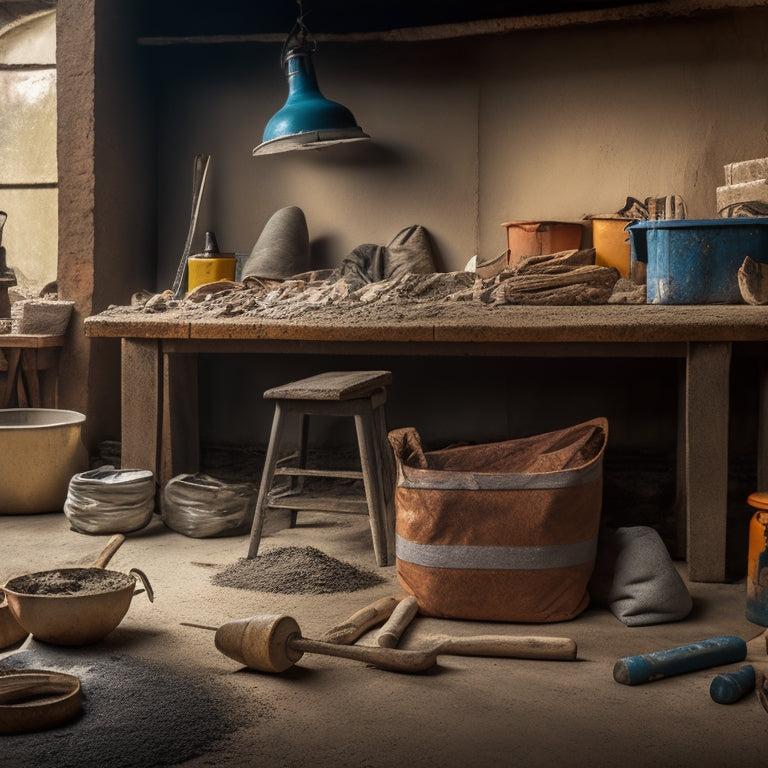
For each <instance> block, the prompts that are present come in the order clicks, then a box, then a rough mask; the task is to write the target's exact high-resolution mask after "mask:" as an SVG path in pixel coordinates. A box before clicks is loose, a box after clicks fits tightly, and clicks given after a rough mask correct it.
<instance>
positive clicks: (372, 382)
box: [264, 371, 392, 401]
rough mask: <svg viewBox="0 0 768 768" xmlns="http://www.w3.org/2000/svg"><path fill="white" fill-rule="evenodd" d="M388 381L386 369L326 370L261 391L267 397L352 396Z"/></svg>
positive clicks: (334, 398)
mask: <svg viewBox="0 0 768 768" xmlns="http://www.w3.org/2000/svg"><path fill="white" fill-rule="evenodd" d="M391 383H392V373H391V372H390V371H326V372H325V373H319V374H317V375H316V376H309V377H308V378H306V379H299V380H298V381H291V382H289V383H287V384H281V385H280V386H278V387H273V388H272V389H268V390H267V391H266V392H265V393H264V398H265V399H267V400H329V401H341V400H354V399H356V398H360V397H369V396H370V395H371V394H372V393H373V392H375V391H376V390H377V389H379V388H381V387H385V386H387V385H389V384H391Z"/></svg>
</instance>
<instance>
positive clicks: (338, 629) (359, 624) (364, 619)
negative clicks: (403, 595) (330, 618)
mask: <svg viewBox="0 0 768 768" xmlns="http://www.w3.org/2000/svg"><path fill="white" fill-rule="evenodd" d="M399 602H400V599H399V598H397V597H382V598H381V599H380V600H376V601H375V602H373V603H371V604H370V605H366V606H365V607H364V608H361V609H360V610H359V611H356V612H355V613H353V614H352V615H351V616H350V617H349V618H348V619H347V620H346V621H343V622H342V623H341V624H336V625H335V626H333V627H331V629H329V630H328V631H327V632H326V633H325V634H324V635H322V637H320V642H323V643H333V644H334V645H348V644H350V643H354V642H355V640H357V639H358V638H359V637H360V636H361V635H363V634H364V633H365V632H366V631H367V630H369V629H370V628H371V627H374V626H376V624H380V623H381V622H382V621H386V620H387V618H388V617H389V616H391V615H392V611H394V610H395V608H396V607H397V604H398V603H399Z"/></svg>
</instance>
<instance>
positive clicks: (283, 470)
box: [275, 467, 363, 480]
mask: <svg viewBox="0 0 768 768" xmlns="http://www.w3.org/2000/svg"><path fill="white" fill-rule="evenodd" d="M275 474H276V475H284V476H286V477H335V478H337V479H339V480H362V479H363V473H362V472H359V471H356V470H353V469H300V468H298V467H277V469H275Z"/></svg>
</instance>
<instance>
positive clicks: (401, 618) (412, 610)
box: [376, 595, 419, 648]
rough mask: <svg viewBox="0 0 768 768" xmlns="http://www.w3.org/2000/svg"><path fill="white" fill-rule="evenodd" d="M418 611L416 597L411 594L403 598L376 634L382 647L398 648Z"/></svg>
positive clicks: (377, 640)
mask: <svg viewBox="0 0 768 768" xmlns="http://www.w3.org/2000/svg"><path fill="white" fill-rule="evenodd" d="M418 612H419V603H418V601H417V600H416V598H415V597H413V596H411V595H409V596H408V597H405V598H403V599H402V600H401V601H400V602H399V603H398V605H397V607H396V608H395V610H394V611H392V615H391V616H390V617H389V618H388V619H387V620H386V622H385V623H384V626H383V627H382V628H381V629H380V630H379V631H378V633H377V634H376V642H377V643H378V644H379V645H380V646H381V647H382V648H396V647H397V644H398V642H399V641H400V638H401V637H402V635H403V632H405V630H406V628H407V627H408V625H409V624H410V623H411V621H413V618H414V617H415V616H416V614H417V613H418Z"/></svg>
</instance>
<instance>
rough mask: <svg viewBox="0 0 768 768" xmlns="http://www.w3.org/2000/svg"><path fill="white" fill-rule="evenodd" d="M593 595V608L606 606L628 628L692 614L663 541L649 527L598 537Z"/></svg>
mask: <svg viewBox="0 0 768 768" xmlns="http://www.w3.org/2000/svg"><path fill="white" fill-rule="evenodd" d="M589 591H590V595H591V597H592V602H593V603H594V604H595V605H605V606H608V608H610V609H611V612H612V613H613V615H614V616H615V617H616V618H617V619H618V620H619V621H621V622H623V623H624V624H626V625H627V626H628V627H644V626H649V625H651V624H664V623H666V622H670V621H681V620H682V619H684V618H686V616H688V614H689V613H690V612H691V609H692V608H693V599H692V598H691V594H690V592H688V587H686V586H685V582H684V581H683V578H682V576H680V574H679V573H678V572H677V569H676V568H675V564H674V563H673V562H672V558H671V557H670V555H669V552H668V551H667V548H666V546H665V545H664V542H663V540H662V538H661V536H659V534H658V533H657V532H656V531H655V530H654V529H653V528H651V527H650V526H646V525H636V526H630V527H626V528H617V529H616V530H615V531H612V532H610V533H608V532H606V533H605V535H603V536H601V537H600V546H599V549H598V554H597V559H596V562H595V570H594V573H593V574H592V580H591V581H590V584H589Z"/></svg>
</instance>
